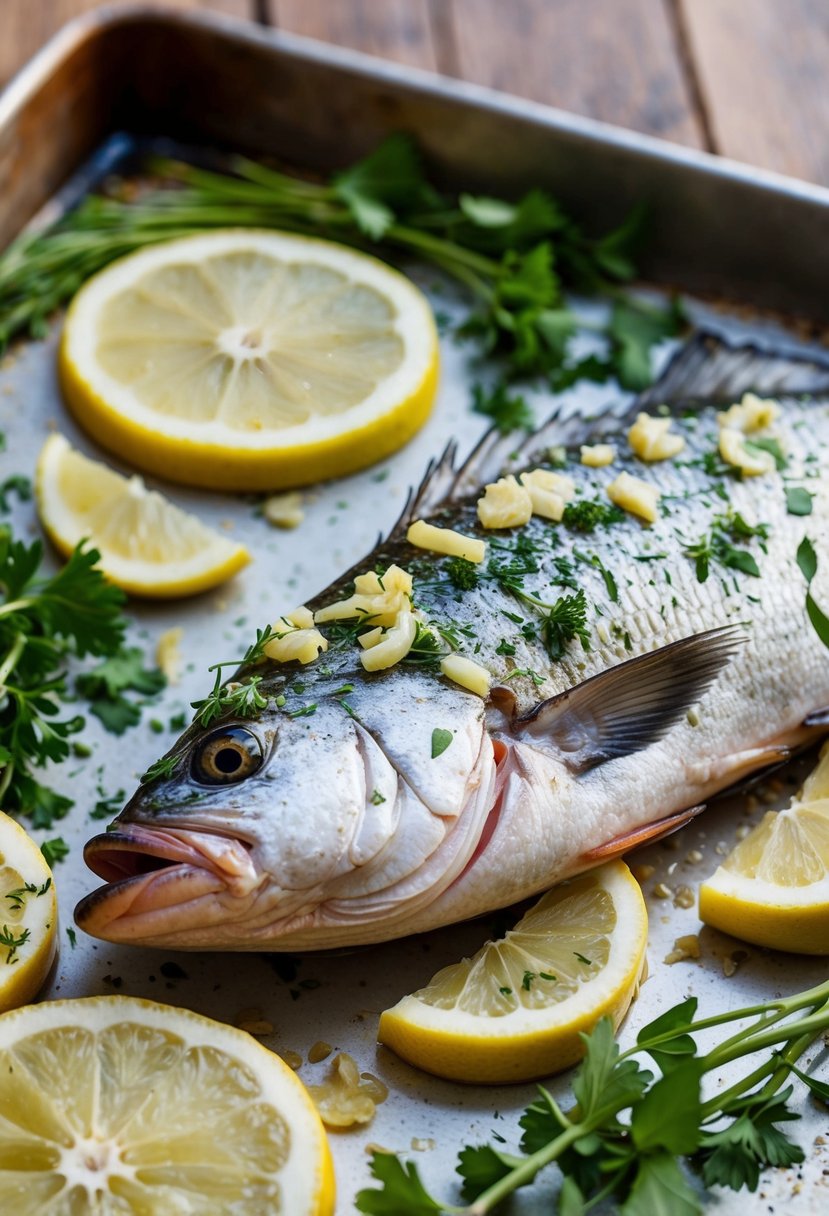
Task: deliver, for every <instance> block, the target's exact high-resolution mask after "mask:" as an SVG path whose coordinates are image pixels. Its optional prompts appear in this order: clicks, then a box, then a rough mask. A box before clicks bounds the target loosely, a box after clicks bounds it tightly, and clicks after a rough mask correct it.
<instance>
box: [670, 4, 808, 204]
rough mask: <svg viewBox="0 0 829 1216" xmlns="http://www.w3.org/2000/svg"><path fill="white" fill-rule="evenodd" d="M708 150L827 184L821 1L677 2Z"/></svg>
mask: <svg viewBox="0 0 829 1216" xmlns="http://www.w3.org/2000/svg"><path fill="white" fill-rule="evenodd" d="M679 5H680V7H679V13H680V18H681V21H682V24H683V25H684V27H685V30H686V31H687V40H688V47H689V50H690V53H691V58H692V62H693V65H694V71H695V73H696V76H697V80H698V82H699V90H700V95H701V97H702V100H703V104H704V106H705V110H706V116H707V122H708V126H709V128H710V131H711V136H712V142H713V146H714V150H715V151H717V152H720V153H723V154H724V155H726V156H733V157H736V158H737V159H738V160H743V161H749V162H750V163H751V164H754V165H762V166H763V167H764V168H768V169H777V170H780V171H781V172H783V173H791V174H793V175H794V176H796V177H805V178H807V179H809V180H811V181H815V182H820V183H822V184H823V185H829V90H827V87H826V80H827V76H829V5H827V4H826V0H679Z"/></svg>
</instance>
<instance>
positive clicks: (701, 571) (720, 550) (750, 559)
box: [685, 511, 769, 583]
mask: <svg viewBox="0 0 829 1216" xmlns="http://www.w3.org/2000/svg"><path fill="white" fill-rule="evenodd" d="M768 534H769V526H768V524H749V523H747V522H746V520H745V519H744V518H743V516H742V515H740V513H739V512H738V511H728V512H727V513H726V514H725V515H715V516H714V518H713V519H712V521H711V528H710V530H709V531H708V532H707V533H706V534H705V535H704V536H702V537H700V539H699V540H698V541H694V542H693V543H691V544H686V545H685V553H686V554H687V556H688V557H690V558H691V559H692V560H693V562H694V564H695V568H696V574H697V581H698V582H700V583H704V582H705V580H706V579H707V578H708V575H709V573H710V570H711V563H712V562H716V564H717V565H719V566H723V567H725V568H726V569H728V570H739V571H740V572H741V573H743V574H749V575H751V577H752V578H759V577H760V567H759V566H758V565H757V559H756V558H755V556H754V554H753V553H750V552H749V550H748V549H746V548H744V547H742V546H737V545H735V544H734V543H733V541H735V540H747V539H750V538H752V537H756V538H758V539H759V541H760V546H761V548H763V549H764V551H765V546H764V544H763V542H764V541H765V540H766V539H767V538H768Z"/></svg>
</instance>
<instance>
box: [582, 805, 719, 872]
mask: <svg viewBox="0 0 829 1216" xmlns="http://www.w3.org/2000/svg"><path fill="white" fill-rule="evenodd" d="M705 806H706V804H705V803H704V802H703V803H701V804H700V805H699V806H691V807H688V809H687V810H685V811H676V812H675V813H674V814H673V815H665V816H664V817H663V818H662V819H655V820H654V821H653V823H643V824H642V826H641V827H639V828H631V830H630V831H629V832H620V834H619V835H618V836H614V837H613V839H612V840H606V841H605V843H604V844H600V845H597V846H596V848H595V849H590V850H589V851H588V852H587V853H582V855H581V860H582V861H585V862H589V863H590V864H591V865H595V864H596V862H600V861H609V860H610V858H611V857H620V856H621V855H622V854H623V853H629V852H630V850H631V849H635V848H638V846H639V845H640V844H653V842H654V841H655V840H661V839H662V837H663V836H670V834H671V832H676V831H678V830H679V828H684V827H685V824H686V823H690V822H691V820H692V819H696V817H697V815H701V814H702V812H703V811H704V810H705Z"/></svg>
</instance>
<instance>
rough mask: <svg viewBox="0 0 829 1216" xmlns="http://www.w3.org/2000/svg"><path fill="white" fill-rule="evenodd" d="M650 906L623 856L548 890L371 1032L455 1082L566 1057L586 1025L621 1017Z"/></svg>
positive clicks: (524, 1071)
mask: <svg viewBox="0 0 829 1216" xmlns="http://www.w3.org/2000/svg"><path fill="white" fill-rule="evenodd" d="M647 936H648V916H647V911H646V909H645V902H644V900H643V898H642V892H641V891H640V889H639V885H638V883H637V882H636V880H635V879H634V878H633V876H632V874H631V873H630V870H629V869H628V868H627V866H626V865H625V864H624V863H623V862H621V861H613V862H608V863H607V864H606V865H604V866H602V867H601V868H600V869H597V870H593V871H591V872H590V873H589V874H585V875H582V876H581V877H579V878H576V879H573V880H572V881H570V882H566V883H562V884H561V885H560V886H557V887H554V888H553V890H552V891H550V892H548V894H547V895H545V896H544V897H543V898H542V899H541V900H539V902H538V903H536V904H535V905H534V906H533V907H532V908H531V909H530V911H529V912H527V913H526V914H525V915H524V916H523V917H522V919H521V920H520V921H519V922H518V924H517V925H516V926H515V928H514V929H512V930H510V931H509V932H508V933H507V934H506V936H505V937H503V938H501V939H499V940H498V941H490V942H487V943H486V944H485V945H484V946H483V947H482V948H481V949H480V950H479V951H478V953H477V954H475V955H474V956H473V957H472V958H470V959H464V960H463V961H462V962H460V963H454V964H453V965H452V966H450V967H444V969H443V970H442V971H439V972H438V973H437V974H436V975H435V976H433V977H432V979H431V980H430V982H429V983H428V984H427V985H426V987H425V988H421V989H420V990H419V991H417V992H415V993H413V994H412V995H411V996H405V997H403V999H402V1000H401V1001H399V1002H398V1004H397V1005H395V1006H394V1007H393V1008H392V1009H387V1010H386V1011H385V1012H384V1013H383V1014H382V1015H381V1018H380V1031H379V1039H380V1042H381V1043H385V1045H386V1046H387V1047H390V1048H391V1049H392V1050H393V1051H395V1052H397V1054H398V1055H399V1056H402V1058H403V1059H404V1060H407V1061H408V1062H409V1063H410V1064H414V1065H415V1066H416V1067H418V1068H422V1069H423V1070H424V1071H426V1072H431V1073H434V1074H435V1075H436V1076H439V1077H446V1078H448V1079H449V1080H453V1081H470V1082H474V1083H478V1084H501V1083H504V1082H509V1081H527V1080H530V1079H531V1078H533V1077H540V1076H546V1075H548V1074H550V1073H553V1072H559V1071H561V1070H562V1069H564V1068H569V1067H570V1065H571V1064H574V1063H575V1062H576V1061H577V1060H578V1059H580V1058H581V1056H583V1055H584V1050H585V1049H584V1043H583V1041H582V1039H581V1038H580V1035H581V1034H582V1033H586V1032H589V1031H590V1030H591V1029H592V1028H593V1027H594V1026H595V1024H596V1022H597V1021H598V1020H599V1018H600V1017H602V1016H603V1015H605V1014H607V1015H609V1016H610V1017H611V1018H612V1020H613V1024H614V1026H618V1025H619V1023H620V1022H621V1020H622V1018H623V1017H624V1015H625V1013H626V1012H627V1009H628V1006H629V1005H630V1002H631V1001H632V999H633V997H634V995H635V993H636V989H637V986H638V983H639V980H640V977H641V975H642V970H643V967H644V963H645V946H646V944H647Z"/></svg>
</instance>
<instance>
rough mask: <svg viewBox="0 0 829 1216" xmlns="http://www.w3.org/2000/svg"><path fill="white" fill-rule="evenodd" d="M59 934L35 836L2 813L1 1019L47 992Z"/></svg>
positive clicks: (51, 885) (49, 874) (50, 885)
mask: <svg viewBox="0 0 829 1216" xmlns="http://www.w3.org/2000/svg"><path fill="white" fill-rule="evenodd" d="M57 929H58V907H57V902H56V899H55V886H54V883H53V882H52V872H51V870H50V869H49V867H48V866H47V864H46V862H45V861H44V858H43V854H42V853H41V851H40V849H39V848H38V846H37V845H36V844H35V842H34V841H33V840H32V838H31V836H29V835H28V834H27V833H26V832H24V831H23V828H22V827H21V826H20V824H19V823H15V821H14V820H13V819H10V818H9V816H8V815H4V814H3V813H2V811H0V1013H5V1012H6V1010H7V1009H15V1008H17V1006H18V1005H25V1004H26V1002H27V1001H31V1000H32V999H33V998H34V997H35V996H36V995H37V993H38V992H39V991H40V989H41V988H42V987H43V984H44V981H45V980H46V977H47V975H48V974H49V970H50V968H51V966H52V962H53V961H54V957H55V951H56V949H57ZM2 1210H3V1209H2V1207H0V1211H2Z"/></svg>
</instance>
